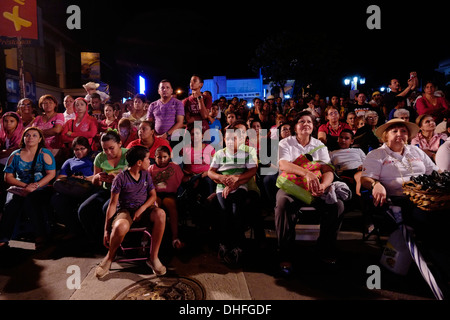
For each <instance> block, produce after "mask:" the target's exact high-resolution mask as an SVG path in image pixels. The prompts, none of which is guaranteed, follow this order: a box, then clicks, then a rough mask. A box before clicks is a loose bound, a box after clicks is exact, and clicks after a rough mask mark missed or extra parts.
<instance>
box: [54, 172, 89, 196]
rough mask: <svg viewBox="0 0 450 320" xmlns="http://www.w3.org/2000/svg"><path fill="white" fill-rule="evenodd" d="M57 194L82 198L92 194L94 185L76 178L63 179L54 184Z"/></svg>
mask: <svg viewBox="0 0 450 320" xmlns="http://www.w3.org/2000/svg"><path fill="white" fill-rule="evenodd" d="M53 188H54V189H55V191H56V192H58V193H61V194H65V195H68V196H71V197H76V198H81V197H84V196H85V195H87V194H89V193H90V192H92V190H93V189H94V185H93V184H92V182H90V181H88V180H84V179H79V178H74V177H63V178H59V179H57V180H56V181H55V182H54V183H53Z"/></svg>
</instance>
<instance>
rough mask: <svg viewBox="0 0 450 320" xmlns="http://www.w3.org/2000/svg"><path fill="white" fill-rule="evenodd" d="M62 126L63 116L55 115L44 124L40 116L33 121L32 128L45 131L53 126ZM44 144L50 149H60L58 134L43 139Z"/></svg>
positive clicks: (60, 114)
mask: <svg viewBox="0 0 450 320" xmlns="http://www.w3.org/2000/svg"><path fill="white" fill-rule="evenodd" d="M57 124H59V125H61V126H63V125H64V115H63V114H62V113H56V114H55V115H54V116H53V117H52V118H51V119H50V120H49V121H47V122H44V119H43V118H42V116H37V117H36V119H34V121H33V126H35V127H38V128H39V129H41V130H47V129H51V128H53V127H54V126H55V125H57ZM45 143H46V145H47V147H48V148H50V149H59V148H61V140H60V136H59V134H57V135H53V136H49V137H46V138H45Z"/></svg>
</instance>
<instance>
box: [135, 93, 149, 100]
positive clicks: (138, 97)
mask: <svg viewBox="0 0 450 320" xmlns="http://www.w3.org/2000/svg"><path fill="white" fill-rule="evenodd" d="M135 99H140V100H141V101H142V102H145V100H146V99H147V97H146V96H145V95H144V94H142V93H138V94H136V95H135V96H134V98H133V101H134V100H135Z"/></svg>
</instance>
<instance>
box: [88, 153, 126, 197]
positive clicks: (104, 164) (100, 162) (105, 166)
mask: <svg viewBox="0 0 450 320" xmlns="http://www.w3.org/2000/svg"><path fill="white" fill-rule="evenodd" d="M121 149H122V156H121V157H120V161H119V163H118V164H117V166H116V167H113V166H111V164H110V163H109V162H108V159H107V157H106V153H104V152H100V153H99V154H98V155H97V156H96V157H95V160H94V166H96V167H98V168H100V169H102V171H103V172H106V173H114V174H118V173H119V172H121V171H124V170H125V169H126V168H127V167H128V162H127V159H125V153H126V152H127V150H128V149H126V148H121ZM103 188H105V189H111V183H103Z"/></svg>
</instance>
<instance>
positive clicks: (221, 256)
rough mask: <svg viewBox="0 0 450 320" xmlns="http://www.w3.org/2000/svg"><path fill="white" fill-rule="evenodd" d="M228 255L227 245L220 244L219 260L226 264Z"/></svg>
mask: <svg viewBox="0 0 450 320" xmlns="http://www.w3.org/2000/svg"><path fill="white" fill-rule="evenodd" d="M226 254H227V248H226V247H225V245H224V244H219V251H218V252H217V258H218V259H219V260H220V261H222V262H224V261H225V256H226Z"/></svg>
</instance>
